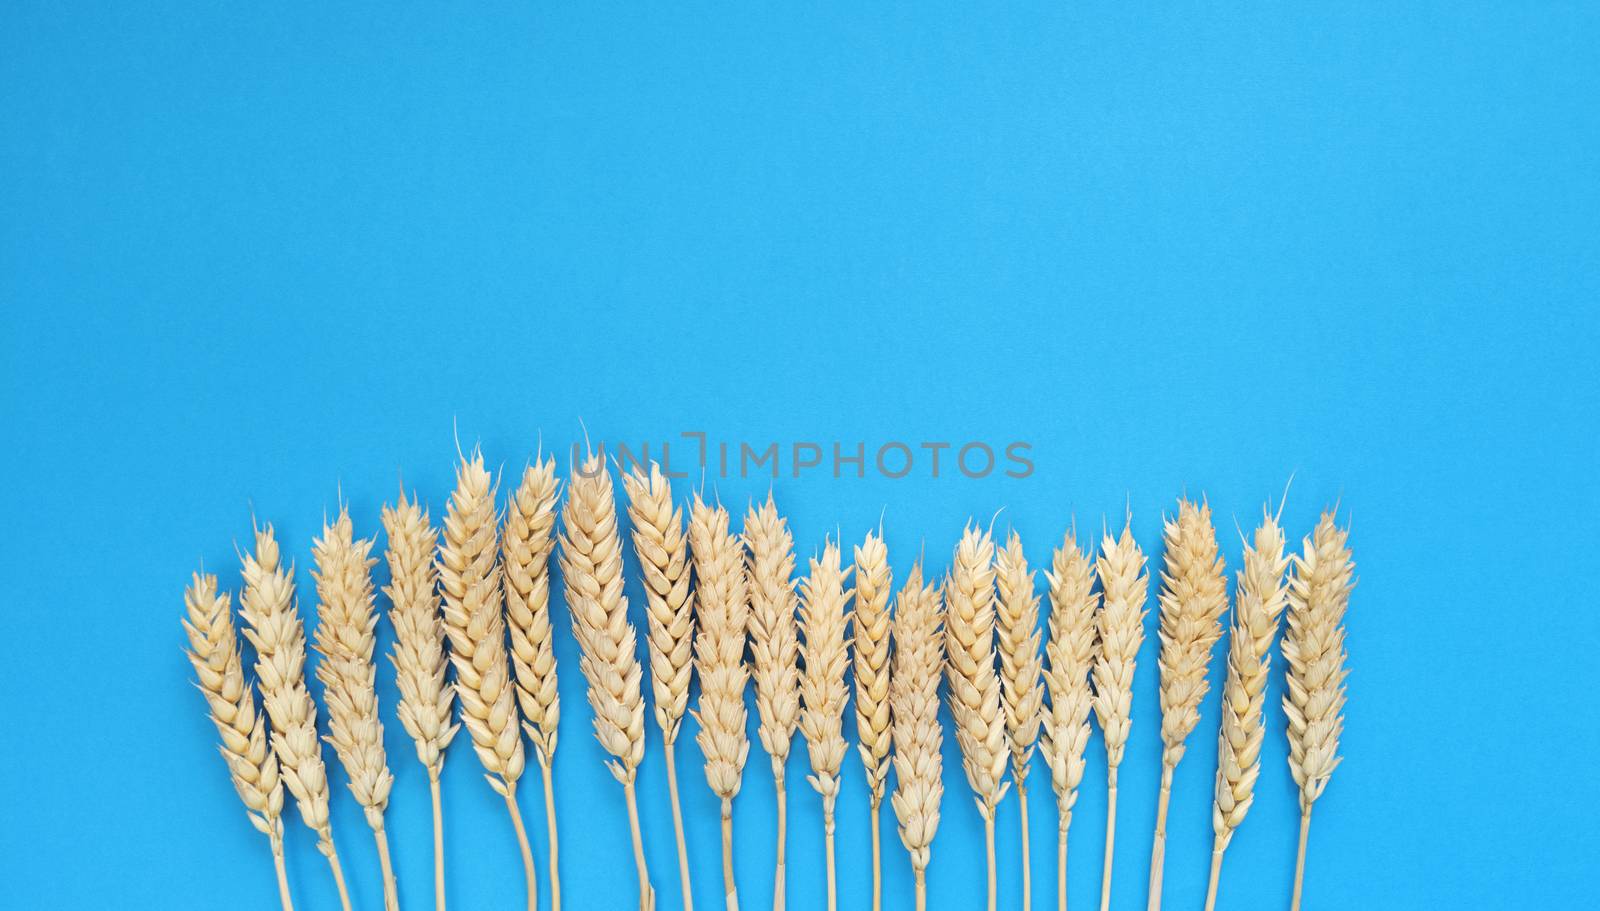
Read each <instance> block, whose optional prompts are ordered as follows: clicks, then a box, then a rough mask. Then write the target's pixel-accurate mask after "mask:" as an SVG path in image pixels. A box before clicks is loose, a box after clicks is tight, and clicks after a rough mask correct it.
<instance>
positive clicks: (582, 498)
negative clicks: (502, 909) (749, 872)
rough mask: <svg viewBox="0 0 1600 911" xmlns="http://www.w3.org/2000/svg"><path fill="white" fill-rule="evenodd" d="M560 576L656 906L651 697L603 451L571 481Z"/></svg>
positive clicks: (643, 884)
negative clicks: (646, 836)
mask: <svg viewBox="0 0 1600 911" xmlns="http://www.w3.org/2000/svg"><path fill="white" fill-rule="evenodd" d="M561 575H562V580H563V582H564V583H565V585H566V593H567V608H568V610H569V611H571V613H572V630H573V634H574V635H575V636H576V638H577V640H578V646H579V648H580V649H581V650H582V656H581V657H580V658H579V661H578V667H579V669H580V670H582V671H583V676H584V679H585V680H587V681H588V684H589V707H590V708H591V709H593V710H594V735H595V738H596V739H597V740H599V741H600V745H601V746H602V747H604V748H605V750H606V752H608V753H610V754H611V755H612V756H613V757H614V759H612V760H611V761H610V762H608V763H607V764H606V766H607V768H609V769H610V770H611V774H612V776H613V777H614V778H616V779H617V781H618V782H620V783H621V784H622V788H623V793H624V796H625V797H626V798H627V804H628V823H629V829H630V834H631V835H632V837H633V860H634V866H635V868H636V869H637V871H638V877H639V908H640V911H650V909H651V908H652V907H654V905H655V891H654V890H653V889H652V888H651V885H650V871H649V869H648V868H647V867H646V865H645V855H644V842H643V838H642V836H641V833H640V831H639V806H638V800H637V798H636V795H635V791H634V784H635V778H636V776H637V772H638V768H639V762H640V760H642V759H643V758H644V697H643V695H642V693H641V691H640V676H641V673H642V672H641V669H640V666H639V658H638V655H637V654H636V649H637V647H638V642H637V639H638V636H637V633H635V632H634V628H633V624H631V623H630V622H628V599H627V597H626V596H624V595H623V593H622V542H621V540H620V539H619V538H618V536H617V507H616V502H615V500H614V499H613V496H612V492H611V472H610V471H609V470H607V468H606V465H605V462H604V460H603V459H602V458H601V457H600V456H598V455H592V454H591V455H589V456H587V457H586V458H585V459H584V462H583V465H582V466H581V467H580V468H578V470H577V471H576V473H575V474H574V475H573V477H572V479H571V480H570V481H569V482H568V485H567V500H566V504H565V506H564V508H563V510H562V535H561Z"/></svg>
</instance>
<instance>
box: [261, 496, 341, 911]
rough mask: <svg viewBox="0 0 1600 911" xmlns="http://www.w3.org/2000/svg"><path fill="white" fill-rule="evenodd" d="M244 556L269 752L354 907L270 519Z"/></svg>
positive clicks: (288, 580)
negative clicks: (268, 721)
mask: <svg viewBox="0 0 1600 911" xmlns="http://www.w3.org/2000/svg"><path fill="white" fill-rule="evenodd" d="M242 560H243V563H244V594H243V595H242V596H241V597H240V599H239V614H240V616H241V617H243V618H244V622H245V624H246V629H245V630H244V635H245V638H246V639H249V640H250V644H251V645H252V646H254V647H255V650H256V685H257V686H258V687H260V689H261V706H262V708H264V709H266V711H267V717H268V718H270V719H271V720H272V751H273V752H274V753H276V754H277V756H278V768H279V773H280V774H281V775H282V776H283V783H284V784H286V785H288V787H289V793H291V794H293V795H294V800H295V804H296V806H298V807H299V808H300V818H301V820H303V821H304V822H305V824H306V826H307V827H309V828H310V829H311V831H313V832H315V833H317V850H319V851H321V852H322V856H324V857H326V858H327V859H328V868H329V870H331V871H332V873H333V882H334V885H336V886H337V887H338V889H339V904H340V906H341V907H343V908H344V911H350V894H349V891H348V890H347V889H346V888H345V882H344V868H343V867H342V866H341V865H340V864H339V852H338V851H337V850H335V849H334V846H333V826H332V823H331V822H330V821H329V819H328V770H327V768H326V767H325V766H324V765H323V763H322V744H321V743H320V742H318V740H317V704H316V703H315V702H313V701H312V700H311V692H310V691H309V690H307V689H306V676H305V668H306V634H305V627H303V626H302V625H301V624H300V614H299V612H298V611H296V610H295V606H294V581H293V578H292V575H293V570H292V569H285V568H284V567H283V566H282V564H281V563H280V560H279V555H278V539H277V537H276V536H275V535H274V534H273V532H272V526H271V525H267V526H263V527H259V528H257V529H256V530H255V552H254V553H249V554H245V555H243V557H242Z"/></svg>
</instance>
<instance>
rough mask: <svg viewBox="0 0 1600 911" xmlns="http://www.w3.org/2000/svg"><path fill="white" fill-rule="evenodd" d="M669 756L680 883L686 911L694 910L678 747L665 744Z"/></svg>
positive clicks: (668, 764) (668, 777) (673, 825)
mask: <svg viewBox="0 0 1600 911" xmlns="http://www.w3.org/2000/svg"><path fill="white" fill-rule="evenodd" d="M663 749H664V750H665V751H666V754H667V794H668V796H669V797H670V798H671V799H672V834H673V837H674V839H676V841H677V842H678V882H679V883H680V884H681V885H682V888H683V907H684V909H685V911H689V909H692V908H694V891H693V890H692V889H691V888H690V887H689V849H688V846H687V845H686V844H685V843H684V839H683V809H682V807H681V806H680V805H679V803H678V762H677V753H678V746H677V744H675V743H667V744H663Z"/></svg>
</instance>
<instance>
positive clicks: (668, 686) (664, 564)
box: [622, 462, 744, 911]
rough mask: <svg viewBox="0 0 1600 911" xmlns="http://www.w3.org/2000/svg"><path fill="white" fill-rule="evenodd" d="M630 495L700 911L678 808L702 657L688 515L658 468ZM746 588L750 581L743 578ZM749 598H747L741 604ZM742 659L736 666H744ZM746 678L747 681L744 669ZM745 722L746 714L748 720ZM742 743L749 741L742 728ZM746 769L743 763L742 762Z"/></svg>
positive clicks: (661, 704)
mask: <svg viewBox="0 0 1600 911" xmlns="http://www.w3.org/2000/svg"><path fill="white" fill-rule="evenodd" d="M622 486H623V487H624V488H625V489H626V490H627V492H628V520H629V522H631V523H632V525H633V552H634V554H635V555H636V556H637V557H638V558H639V570H640V574H641V575H642V576H643V577H644V590H645V600H646V605H647V608H648V610H647V611H646V614H645V619H646V625H645V633H646V635H645V643H646V644H647V645H648V646H649V653H650V689H651V694H652V695H653V696H654V697H655V716H656V724H657V725H658V726H660V728H661V743H662V746H663V747H664V748H665V751H666V754H667V792H668V795H669V797H670V798H671V801H672V830H673V835H674V837H675V838H676V840H677V842H678V881H679V884H680V885H681V886H682V887H683V907H684V909H685V911H693V908H694V893H693V891H692V890H691V889H690V887H689V851H688V846H687V844H686V843H685V841H684V837H683V809H682V806H681V805H680V804H679V802H678V763H677V742H678V729H679V727H680V726H681V725H682V723H683V713H684V710H685V709H686V708H687V707H688V704H689V676H690V674H691V673H692V671H693V667H692V665H691V660H692V659H693V658H694V648H693V639H694V597H693V595H692V594H691V593H690V590H689V570H690V565H689V545H688V538H687V537H686V536H685V535H684V531H683V511H682V510H681V509H674V508H673V506H672V484H671V483H670V482H669V481H668V480H667V477H666V475H664V474H662V472H661V468H660V466H658V465H657V464H656V463H654V462H651V463H650V473H649V474H645V471H644V469H643V468H642V467H641V466H638V465H635V466H634V470H633V471H631V472H629V473H627V474H624V475H623V476H622ZM732 559H733V570H732V571H733V573H734V574H735V575H739V576H741V577H742V575H743V573H742V568H743V566H742V564H743V559H744V558H743V555H742V554H741V553H740V552H739V549H738V541H737V540H735V541H734V545H733V557H732ZM740 583H741V588H742V583H743V579H742V578H741V579H740ZM743 600H744V599H743V596H742V595H741V596H740V601H741V603H742V602H743ZM743 654H744V627H743V623H742V621H741V622H740V626H739V657H740V658H742V657H743ZM738 661H739V659H738V658H736V659H735V662H736V663H738ZM740 673H741V675H742V674H743V666H742V664H741V667H740ZM739 705H740V710H741V713H742V711H743V707H744V681H743V679H742V676H741V679H740V683H739ZM740 717H741V718H742V717H743V715H742V714H741V716H740ZM739 736H740V738H741V739H743V737H744V728H743V726H742V724H741V727H740V729H739ZM740 765H741V767H742V766H743V763H742V762H741V763H740Z"/></svg>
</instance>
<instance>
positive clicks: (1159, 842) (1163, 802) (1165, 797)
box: [1147, 758, 1176, 911]
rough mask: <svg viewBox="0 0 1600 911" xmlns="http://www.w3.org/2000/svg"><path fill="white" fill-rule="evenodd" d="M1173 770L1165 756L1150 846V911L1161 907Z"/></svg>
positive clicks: (1155, 910)
mask: <svg viewBox="0 0 1600 911" xmlns="http://www.w3.org/2000/svg"><path fill="white" fill-rule="evenodd" d="M1173 765H1176V763H1173ZM1172 771H1173V769H1172V766H1171V765H1168V764H1167V762H1166V760H1165V758H1163V759H1162V763H1161V789H1160V792H1159V794H1158V795H1157V797H1156V831H1155V837H1154V839H1153V841H1152V844H1151V846H1150V898H1149V902H1148V905H1147V907H1148V908H1149V909H1150V911H1157V909H1159V908H1160V907H1161V874H1162V870H1163V869H1165V867H1166V858H1167V808H1168V807H1169V806H1170V804H1171V802H1172Z"/></svg>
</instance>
